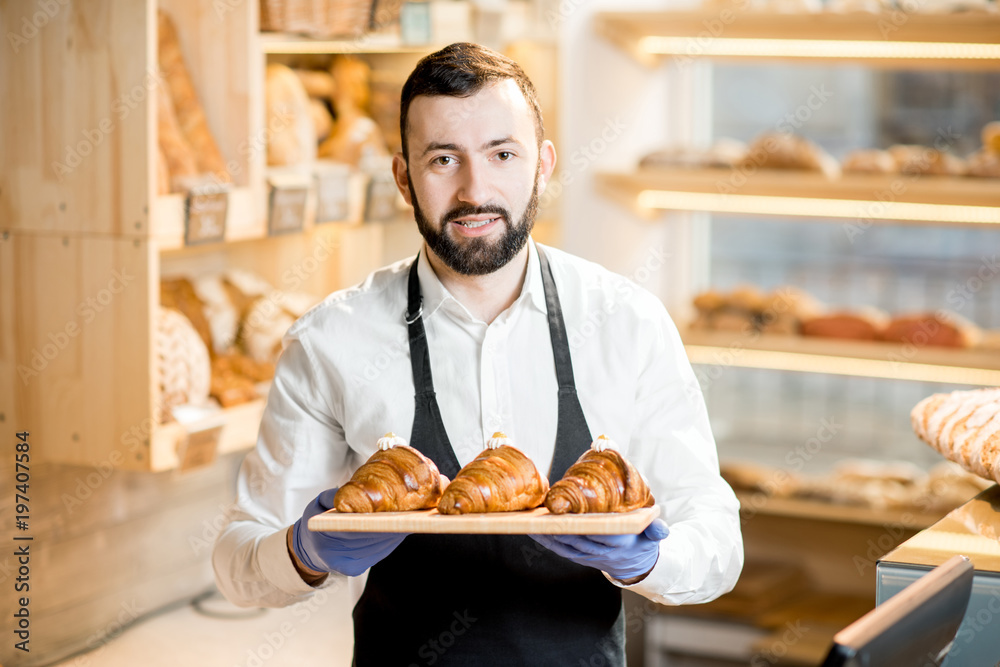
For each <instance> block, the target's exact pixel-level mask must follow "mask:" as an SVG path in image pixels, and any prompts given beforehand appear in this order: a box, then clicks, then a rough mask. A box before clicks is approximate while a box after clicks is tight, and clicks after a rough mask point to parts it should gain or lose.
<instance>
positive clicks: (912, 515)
mask: <svg viewBox="0 0 1000 667" xmlns="http://www.w3.org/2000/svg"><path fill="white" fill-rule="evenodd" d="M736 498H737V499H738V500H739V501H740V506H741V511H742V512H743V513H744V514H746V515H750V516H752V515H755V514H767V515H769V516H782V517H790V518H797V519H810V520H821V521H838V522H841V523H854V524H864V525H872V526H885V525H894V526H895V525H898V526H901V527H904V528H908V529H912V530H923V529H924V528H929V527H930V526H933V525H934V524H935V523H937V522H938V521H940V520H941V518H942V517H944V516H945V515H946V514H947V513H948V510H946V509H942V510H940V511H939V512H927V511H923V510H919V509H916V508H908V509H907V508H899V509H878V508H874V507H864V506H862V505H842V504H837V503H827V502H822V501H819V500H806V499H802V498H776V497H770V496H766V495H763V494H760V493H754V492H752V491H743V490H740V491H736Z"/></svg>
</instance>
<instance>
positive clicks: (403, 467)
mask: <svg viewBox="0 0 1000 667" xmlns="http://www.w3.org/2000/svg"><path fill="white" fill-rule="evenodd" d="M447 485H448V478H447V477H445V476H444V475H442V474H441V473H440V472H438V467H437V466H436V465H435V464H434V461H432V460H430V459H429V458H427V457H426V456H424V454H423V453H421V452H420V451H418V450H416V449H414V448H413V447H409V446H407V445H406V441H404V440H403V439H402V438H401V437H399V436H398V435H396V434H395V433H386V434H385V435H384V436H382V437H381V438H379V441H378V448H377V449H376V450H375V453H374V454H372V455H371V457H370V458H369V459H368V460H367V461H366V462H365V463H364V464H362V466H361V467H360V468H358V469H357V470H356V471H355V472H354V475H353V476H351V480H350V481H349V482H347V483H346V484H344V485H343V486H342V487H340V489H339V490H338V491H337V493H336V495H335V496H334V497H333V506H334V508H335V509H336V510H337V511H338V512H359V513H367V512H408V511H411V510H422V509H430V508H432V507H435V506H436V505H437V503H438V500H439V499H440V498H441V494H442V493H443V491H444V489H445V487H446V486H447Z"/></svg>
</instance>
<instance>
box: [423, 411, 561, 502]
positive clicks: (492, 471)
mask: <svg viewBox="0 0 1000 667" xmlns="http://www.w3.org/2000/svg"><path fill="white" fill-rule="evenodd" d="M548 490H549V482H548V480H547V479H546V478H545V476H544V475H542V474H540V473H539V472H538V469H537V468H535V464H534V463H532V461H531V459H529V458H528V457H527V456H525V455H524V453H523V452H522V451H521V450H519V449H517V448H515V447H513V446H512V445H511V444H510V439H509V438H508V437H507V436H506V435H504V434H503V433H501V432H499V431H498V432H497V433H494V434H493V437H492V438H491V439H490V441H489V443H488V444H487V446H486V449H484V450H483V451H482V453H480V454H479V456H477V457H476V459H475V460H474V461H472V462H471V463H469V464H468V465H466V466H464V467H463V468H462V469H461V470H459V471H458V474H457V475H455V479H453V480H452V481H451V483H450V484H449V485H448V488H446V489H445V490H444V494H443V495H442V496H441V500H440V501H438V512H440V513H441V514H478V513H483V512H512V511H516V510H526V509H533V508H535V507H538V506H539V505H541V504H542V501H543V500H544V499H545V494H546V493H547V492H548Z"/></svg>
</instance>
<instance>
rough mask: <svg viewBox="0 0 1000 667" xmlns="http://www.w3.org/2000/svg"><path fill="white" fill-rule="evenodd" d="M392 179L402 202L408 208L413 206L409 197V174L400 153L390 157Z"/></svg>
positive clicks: (404, 159)
mask: <svg viewBox="0 0 1000 667" xmlns="http://www.w3.org/2000/svg"><path fill="white" fill-rule="evenodd" d="M392 177H393V178H394V179H395V180H396V187H397V188H399V193H400V194H401V195H403V200H404V201H405V202H406V203H407V204H408V205H409V206H413V202H412V201H411V199H412V198H411V197H410V172H409V169H408V168H407V166H406V158H404V157H403V154H402V153H396V154H395V155H393V156H392Z"/></svg>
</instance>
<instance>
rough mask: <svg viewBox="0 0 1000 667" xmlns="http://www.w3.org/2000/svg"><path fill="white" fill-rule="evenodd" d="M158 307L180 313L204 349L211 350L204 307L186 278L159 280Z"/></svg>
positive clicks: (209, 328) (210, 337)
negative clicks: (195, 333)
mask: <svg viewBox="0 0 1000 667" xmlns="http://www.w3.org/2000/svg"><path fill="white" fill-rule="evenodd" d="M160 305H161V306H163V307H164V308H173V309H174V310H178V311H180V312H181V313H182V314H183V315H184V317H186V318H187V319H188V321H190V322H191V325H192V326H193V327H194V329H195V331H197V332H198V336H199V337H200V338H201V340H202V342H203V343H204V344H205V347H206V348H207V349H208V350H209V351H210V352H211V350H212V329H211V327H210V326H209V324H208V319H206V317H205V307H204V304H203V303H202V302H201V299H199V298H198V295H197V293H195V290H194V285H193V284H192V283H191V281H190V280H188V279H187V278H168V279H164V280H160Z"/></svg>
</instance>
